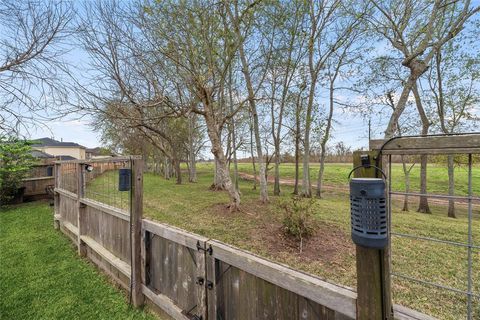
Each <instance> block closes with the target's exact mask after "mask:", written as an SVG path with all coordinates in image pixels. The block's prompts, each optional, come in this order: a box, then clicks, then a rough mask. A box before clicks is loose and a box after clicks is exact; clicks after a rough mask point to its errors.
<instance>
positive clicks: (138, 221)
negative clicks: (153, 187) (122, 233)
mask: <svg viewBox="0 0 480 320" xmlns="http://www.w3.org/2000/svg"><path fill="white" fill-rule="evenodd" d="M143 165H144V164H143V160H141V159H133V160H131V166H132V179H133V181H132V190H131V191H130V192H132V197H131V199H132V203H131V204H130V205H131V212H130V215H131V217H130V218H131V234H130V237H131V244H130V246H131V247H130V251H131V261H130V264H131V266H132V275H131V290H132V292H131V295H132V302H133V305H134V306H135V307H139V306H141V305H143V294H142V287H141V285H142V274H141V273H142V271H141V269H142V257H141V246H142V244H141V243H142V217H143Z"/></svg>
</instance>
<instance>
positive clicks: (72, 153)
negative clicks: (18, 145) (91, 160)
mask: <svg viewBox="0 0 480 320" xmlns="http://www.w3.org/2000/svg"><path fill="white" fill-rule="evenodd" d="M32 149H34V150H37V151H40V152H42V153H43V154H47V155H51V156H54V157H55V158H57V159H58V160H72V159H85V158H86V152H85V151H86V148H85V147H84V146H81V145H79V144H78V143H75V142H63V141H57V140H54V139H51V138H40V139H35V143H34V144H33V145H32Z"/></svg>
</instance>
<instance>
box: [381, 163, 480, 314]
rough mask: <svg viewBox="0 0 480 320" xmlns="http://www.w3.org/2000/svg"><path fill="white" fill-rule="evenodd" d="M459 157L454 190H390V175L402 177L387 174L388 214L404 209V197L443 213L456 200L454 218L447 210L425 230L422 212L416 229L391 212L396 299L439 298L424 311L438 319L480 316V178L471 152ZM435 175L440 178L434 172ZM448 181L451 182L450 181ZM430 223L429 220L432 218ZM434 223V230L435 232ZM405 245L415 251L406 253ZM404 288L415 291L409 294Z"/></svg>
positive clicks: (417, 301) (404, 300) (424, 299)
mask: <svg viewBox="0 0 480 320" xmlns="http://www.w3.org/2000/svg"><path fill="white" fill-rule="evenodd" d="M456 157H457V159H459V163H457V167H456V169H457V170H456V177H455V180H456V183H455V186H456V190H455V193H453V194H451V193H450V194H442V193H439V192H437V190H431V189H427V193H421V192H420V191H419V190H418V189H417V190H416V189H415V188H412V189H413V191H408V192H406V191H405V189H404V190H392V179H394V181H396V179H400V177H395V176H393V177H392V174H390V175H389V177H388V178H389V179H388V180H389V194H390V199H391V201H390V206H391V208H390V209H391V210H390V212H392V207H393V211H394V212H401V208H402V206H403V203H404V199H402V200H400V199H401V198H402V197H410V198H411V199H415V200H418V199H419V198H420V197H426V198H427V199H428V200H429V201H430V207H431V209H432V211H439V210H440V209H439V208H441V211H442V212H445V211H446V210H445V209H446V208H448V206H449V205H450V203H452V202H455V216H456V218H452V217H448V216H447V215H446V214H445V216H443V217H438V219H436V220H437V221H438V228H437V229H436V230H435V226H429V228H425V225H424V223H425V221H427V220H425V221H424V219H422V217H421V216H419V218H418V227H413V228H412V227H410V228H405V227H403V226H404V224H402V219H404V218H403V217H402V215H401V214H395V215H393V216H391V220H390V221H392V229H391V235H392V240H391V254H392V268H391V274H392V281H393V297H394V300H399V301H401V302H402V303H403V304H407V305H415V304H417V303H419V301H422V300H423V301H425V302H429V303H430V304H431V303H432V302H433V301H435V300H437V298H439V297H440V299H441V301H442V305H441V306H438V305H437V306H435V312H433V311H432V310H425V311H427V313H430V314H432V313H433V314H432V315H434V316H436V317H439V318H442V315H444V314H450V315H452V314H454V315H455V317H454V318H452V319H469V320H471V319H480V210H479V204H480V196H479V194H478V190H479V188H480V186H479V185H476V184H475V183H474V182H476V183H479V184H480V179H478V178H479V177H475V176H474V174H473V171H472V168H473V167H474V166H475V163H474V162H473V159H474V157H473V156H472V154H467V155H466V156H465V155H463V156H460V155H458V156H456ZM388 159H389V167H390V170H389V172H392V170H391V167H392V156H391V155H390V156H389V158H388ZM457 173H458V174H457ZM443 177H445V176H443ZM475 178H476V179H475ZM433 179H439V177H436V176H433ZM427 181H428V180H427ZM444 183H445V184H448V181H445V182H444ZM437 185H438V183H437ZM399 198H400V199H399ZM395 199H396V200H395ZM407 201H408V200H407ZM412 209H413V208H412ZM427 214H428V213H427ZM428 221H429V222H428V223H431V220H428ZM442 224H443V225H442ZM445 226H448V228H444V227H445ZM432 227H433V229H434V230H435V231H434V234H432V233H431V229H432ZM427 229H428V230H429V231H428V232H427V231H426V230H427ZM446 230H448V231H446ZM405 248H409V252H413V253H414V254H410V255H405V254H404V252H405ZM418 261H422V262H423V265H421V266H419V264H418ZM412 266H416V267H412ZM405 288H408V290H407V291H409V292H414V293H415V294H414V295H412V294H406V292H407V291H406V290H405ZM412 297H415V300H414V299H412ZM432 298H434V299H432ZM429 303H426V304H423V305H424V306H425V305H428V304H429ZM442 310H443V311H445V310H448V312H443V311H442ZM443 318H444V317H443Z"/></svg>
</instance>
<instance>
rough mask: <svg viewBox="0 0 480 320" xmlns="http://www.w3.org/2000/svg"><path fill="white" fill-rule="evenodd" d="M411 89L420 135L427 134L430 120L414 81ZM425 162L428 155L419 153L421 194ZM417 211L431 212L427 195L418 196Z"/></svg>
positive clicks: (423, 184) (425, 188) (424, 188)
mask: <svg viewBox="0 0 480 320" xmlns="http://www.w3.org/2000/svg"><path fill="white" fill-rule="evenodd" d="M412 91H413V95H414V97H415V104H416V106H417V109H418V113H419V115H420V119H421V120H422V135H427V134H428V129H429V128H430V121H428V118H427V114H426V113H425V109H424V108H423V105H422V100H421V99H420V94H419V92H418V88H417V83H416V82H414V83H413V85H412ZM427 164H428V156H427V155H421V156H420V193H423V194H425V193H427ZM417 212H421V213H432V211H430V206H429V205H428V197H425V196H420V201H419V204H418V209H417Z"/></svg>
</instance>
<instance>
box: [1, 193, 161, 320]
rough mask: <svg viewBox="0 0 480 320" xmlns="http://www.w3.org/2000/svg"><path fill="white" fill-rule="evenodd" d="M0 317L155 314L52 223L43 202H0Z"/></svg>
mask: <svg viewBox="0 0 480 320" xmlns="http://www.w3.org/2000/svg"><path fill="white" fill-rule="evenodd" d="M0 319H5V320H13V319H48V320H50V319H92V320H98V319H104V320H109V319H152V320H153V319H158V318H157V317H156V316H154V315H153V314H150V313H147V312H144V311H142V310H135V309H133V308H131V307H129V305H128V298H127V296H126V294H125V293H124V292H122V291H120V290H118V289H116V288H115V287H114V286H113V285H112V284H111V283H110V282H109V280H108V279H107V278H106V277H105V276H103V275H102V274H101V273H100V272H99V271H97V269H96V268H95V267H94V266H93V265H92V264H90V263H88V262H87V261H86V260H84V259H80V258H79V257H78V256H77V252H76V248H74V247H73V245H72V244H71V242H70V240H68V239H67V238H66V237H65V236H63V235H62V234H61V233H60V232H58V231H56V230H54V228H53V209H52V208H51V207H50V206H49V205H48V203H47V202H35V203H29V204H25V205H20V206H11V207H0Z"/></svg>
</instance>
